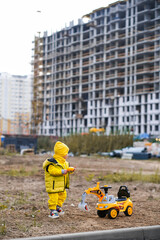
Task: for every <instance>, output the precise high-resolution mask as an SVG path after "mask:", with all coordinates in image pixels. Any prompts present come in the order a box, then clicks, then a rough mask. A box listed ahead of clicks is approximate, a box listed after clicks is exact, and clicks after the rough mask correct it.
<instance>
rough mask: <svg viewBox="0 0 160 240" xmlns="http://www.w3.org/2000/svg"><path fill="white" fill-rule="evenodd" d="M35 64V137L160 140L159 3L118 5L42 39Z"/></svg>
mask: <svg viewBox="0 0 160 240" xmlns="http://www.w3.org/2000/svg"><path fill="white" fill-rule="evenodd" d="M84 17H86V18H88V22H87V23H84V21H83V19H84ZM33 58H34V59H33V71H34V79H33V87H34V92H33V101H32V132H33V133H37V134H42V135H56V136H64V135H69V134H71V133H80V132H89V129H90V128H104V129H105V131H106V134H109V133H116V132H126V131H132V132H133V133H134V134H140V133H144V132H147V133H150V134H152V135H156V136H158V135H159V134H160V1H159V0H136V1H135V0H128V1H118V2H115V3H114V4H111V5H109V6H106V7H102V8H99V9H96V10H93V11H92V12H91V13H88V14H86V15H85V16H83V18H82V19H79V20H78V23H77V24H75V23H74V22H71V23H70V26H69V27H65V28H64V29H62V30H61V31H58V32H55V33H53V34H51V35H48V34H47V32H45V33H44V35H43V36H42V37H41V36H38V37H36V38H35V41H34V56H33Z"/></svg>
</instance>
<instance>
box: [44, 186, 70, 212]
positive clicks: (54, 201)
mask: <svg viewBox="0 0 160 240" xmlns="http://www.w3.org/2000/svg"><path fill="white" fill-rule="evenodd" d="M48 196H49V200H48V207H49V209H52V210H55V209H56V207H57V205H58V206H59V207H62V205H63V203H64V201H65V200H66V197H67V192H66V190H65V191H64V192H59V193H48Z"/></svg>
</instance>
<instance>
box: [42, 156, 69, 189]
mask: <svg viewBox="0 0 160 240" xmlns="http://www.w3.org/2000/svg"><path fill="white" fill-rule="evenodd" d="M50 165H52V166H53V167H54V175H53V174H52V173H49V172H48V168H49V166H50ZM68 166H69V164H68V162H67V161H65V162H64V164H61V163H60V162H58V161H57V160H56V159H54V158H50V159H49V158H48V159H46V160H45V161H44V163H43V169H44V170H45V185H46V192H48V193H58V192H63V191H64V190H65V188H69V174H68V173H67V174H66V175H63V174H62V169H67V168H68Z"/></svg>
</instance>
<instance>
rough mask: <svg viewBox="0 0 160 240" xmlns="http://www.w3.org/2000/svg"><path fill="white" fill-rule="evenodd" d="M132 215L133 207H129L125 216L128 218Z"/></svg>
mask: <svg viewBox="0 0 160 240" xmlns="http://www.w3.org/2000/svg"><path fill="white" fill-rule="evenodd" d="M132 213H133V209H132V207H131V206H128V207H127V208H126V211H125V212H124V214H125V215H126V216H131V215H132Z"/></svg>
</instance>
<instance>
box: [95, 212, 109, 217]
mask: <svg viewBox="0 0 160 240" xmlns="http://www.w3.org/2000/svg"><path fill="white" fill-rule="evenodd" d="M97 215H98V216H99V217H100V218H104V217H105V216H106V215H107V211H105V210H104V211H101V210H98V211H97Z"/></svg>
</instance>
